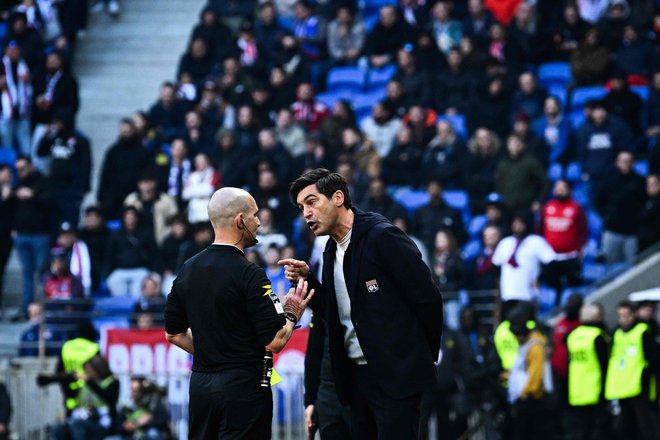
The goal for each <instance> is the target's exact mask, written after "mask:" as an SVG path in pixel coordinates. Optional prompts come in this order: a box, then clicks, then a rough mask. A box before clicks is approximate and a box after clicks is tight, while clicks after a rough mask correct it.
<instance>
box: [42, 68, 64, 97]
mask: <svg viewBox="0 0 660 440" xmlns="http://www.w3.org/2000/svg"><path fill="white" fill-rule="evenodd" d="M60 78H62V69H60V70H58V71H57V72H55V73H53V74H52V75H48V83H47V84H46V91H45V92H44V98H45V99H46V100H47V101H49V102H52V101H53V96H54V95H55V87H57V83H58V82H59V80H60Z"/></svg>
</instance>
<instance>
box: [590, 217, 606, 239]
mask: <svg viewBox="0 0 660 440" xmlns="http://www.w3.org/2000/svg"><path fill="white" fill-rule="evenodd" d="M587 224H588V227H589V237H592V238H595V239H597V240H600V236H601V234H602V233H603V219H602V218H600V216H599V215H598V214H597V213H596V211H593V210H589V211H587Z"/></svg>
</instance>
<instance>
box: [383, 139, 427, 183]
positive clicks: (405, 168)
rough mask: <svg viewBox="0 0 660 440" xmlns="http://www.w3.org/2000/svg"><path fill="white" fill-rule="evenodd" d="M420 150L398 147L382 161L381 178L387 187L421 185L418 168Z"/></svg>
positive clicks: (412, 147) (420, 155) (411, 147)
mask: <svg viewBox="0 0 660 440" xmlns="http://www.w3.org/2000/svg"><path fill="white" fill-rule="evenodd" d="M421 159H422V149H421V148H419V147H417V146H415V145H412V144H407V145H398V144H396V143H395V144H394V147H392V149H391V150H390V152H389V153H388V155H387V156H386V157H385V159H383V172H382V177H383V180H385V182H387V184H388V185H417V184H419V183H422V179H421V176H420V167H421Z"/></svg>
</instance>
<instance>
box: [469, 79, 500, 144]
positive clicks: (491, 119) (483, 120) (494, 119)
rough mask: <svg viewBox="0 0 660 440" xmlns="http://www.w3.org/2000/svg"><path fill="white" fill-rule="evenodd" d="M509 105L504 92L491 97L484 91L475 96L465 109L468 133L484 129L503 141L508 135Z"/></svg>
mask: <svg viewBox="0 0 660 440" xmlns="http://www.w3.org/2000/svg"><path fill="white" fill-rule="evenodd" d="M510 110H511V105H510V101H509V96H508V94H507V93H506V92H502V93H500V94H498V95H491V94H489V93H487V92H486V91H483V92H482V93H479V94H477V97H476V98H474V99H472V100H471V101H470V105H469V107H468V109H467V112H466V113H467V115H468V117H467V126H468V131H469V132H470V133H474V131H475V130H476V129H477V128H478V127H486V128H488V129H490V130H492V131H494V132H495V133H497V135H498V136H499V137H500V138H502V139H504V138H506V136H507V134H508V133H509V127H510V126H511V124H510V121H511V119H510V116H509V115H510V114H511V111H510Z"/></svg>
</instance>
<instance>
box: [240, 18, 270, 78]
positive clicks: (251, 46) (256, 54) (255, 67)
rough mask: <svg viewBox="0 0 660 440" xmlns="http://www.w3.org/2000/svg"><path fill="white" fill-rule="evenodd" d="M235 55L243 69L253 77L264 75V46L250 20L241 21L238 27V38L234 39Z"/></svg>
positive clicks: (262, 76)
mask: <svg viewBox="0 0 660 440" xmlns="http://www.w3.org/2000/svg"><path fill="white" fill-rule="evenodd" d="M236 46H237V47H236V56H237V57H238V59H239V61H240V63H241V66H242V67H243V70H244V71H245V72H246V73H247V74H248V75H250V76H253V77H255V78H264V77H265V76H266V62H265V60H264V55H263V53H264V48H263V47H261V44H260V41H259V40H258V39H257V38H256V36H255V33H254V25H253V24H252V22H251V21H250V20H245V21H244V22H243V23H241V26H240V28H239V29H238V40H236Z"/></svg>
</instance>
